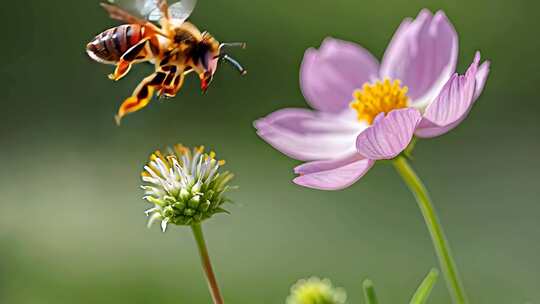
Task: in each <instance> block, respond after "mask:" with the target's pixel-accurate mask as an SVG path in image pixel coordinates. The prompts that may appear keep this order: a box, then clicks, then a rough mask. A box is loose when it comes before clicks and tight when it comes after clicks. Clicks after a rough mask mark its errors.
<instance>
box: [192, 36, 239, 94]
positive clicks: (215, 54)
mask: <svg viewBox="0 0 540 304" xmlns="http://www.w3.org/2000/svg"><path fill="white" fill-rule="evenodd" d="M203 37H204V39H203V42H202V46H201V47H202V49H204V51H203V52H204V55H203V56H202V58H201V59H202V60H201V64H202V68H203V70H204V73H203V76H202V77H201V88H202V90H203V91H206V89H207V88H208V86H209V85H210V83H211V82H212V78H213V76H214V74H215V73H216V70H217V68H218V64H219V61H220V60H224V61H226V62H229V63H231V64H232V65H233V66H234V67H235V68H237V69H238V71H239V72H240V73H241V74H242V75H245V74H246V73H247V71H246V70H244V68H243V67H242V66H241V65H240V63H238V62H237V61H236V60H234V59H233V58H232V57H231V56H230V55H228V54H227V53H226V52H225V51H226V49H227V48H229V47H241V48H245V47H246V44H245V43H222V44H219V43H218V42H217V40H215V39H214V38H213V37H212V36H210V35H209V34H207V33H203Z"/></svg>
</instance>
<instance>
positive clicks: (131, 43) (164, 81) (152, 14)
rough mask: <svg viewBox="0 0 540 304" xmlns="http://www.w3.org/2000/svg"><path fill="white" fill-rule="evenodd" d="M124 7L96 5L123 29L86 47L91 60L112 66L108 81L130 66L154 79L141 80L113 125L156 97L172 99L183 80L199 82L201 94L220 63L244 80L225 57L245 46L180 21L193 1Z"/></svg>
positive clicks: (133, 1) (140, 0) (142, 0)
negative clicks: (147, 67)
mask: <svg viewBox="0 0 540 304" xmlns="http://www.w3.org/2000/svg"><path fill="white" fill-rule="evenodd" d="M126 1H128V0H125V2H126ZM129 1H130V5H131V6H132V7H131V10H129V11H128V9H127V8H124V7H120V6H118V5H116V4H113V3H101V6H102V7H103V8H104V9H105V10H106V11H107V12H108V13H109V15H110V17H111V18H112V19H115V20H119V21H122V22H124V23H125V24H123V25H120V26H117V27H114V28H111V29H108V30H106V31H104V32H102V33H100V34H98V35H97V36H96V37H95V38H94V39H93V40H92V41H91V42H90V43H88V44H87V46H86V52H87V54H88V55H89V57H90V58H92V59H93V60H95V61H97V62H99V63H103V64H111V65H116V68H115V70H114V72H113V73H112V74H110V75H109V78H110V79H111V80H114V81H118V80H120V79H122V78H123V77H124V76H125V75H126V74H127V73H128V72H129V71H130V69H131V67H132V65H134V64H137V63H141V62H149V63H152V64H154V65H155V71H154V73H152V74H151V75H149V76H148V77H146V78H144V79H143V80H142V81H141V82H140V83H139V85H138V86H137V87H136V88H135V90H134V91H133V94H132V95H131V96H130V97H128V98H127V99H125V100H124V102H123V103H122V105H121V106H120V108H119V109H118V113H117V114H116V116H115V119H116V122H117V124H120V120H121V119H122V117H124V116H125V115H127V114H129V113H133V112H136V111H138V110H140V109H142V108H144V107H145V106H146V105H148V103H149V102H150V101H151V100H152V98H153V96H154V94H156V93H157V95H158V96H159V97H174V96H176V94H177V93H178V92H179V91H180V88H181V87H182V84H183V82H184V77H185V76H186V75H188V74H190V73H196V74H197V75H198V76H199V79H200V82H201V90H202V92H203V93H204V92H206V90H207V89H208V86H209V85H210V83H211V81H212V78H213V76H214V73H215V72H216V69H217V67H218V62H219V61H220V60H222V61H225V62H228V63H230V64H232V66H233V67H235V68H236V69H237V70H238V71H239V72H240V74H241V75H245V74H246V70H245V69H244V68H243V67H242V65H240V63H238V61H236V60H235V59H233V58H232V57H231V56H230V55H229V54H227V53H226V52H225V50H226V49H227V48H230V47H240V48H245V47H246V44H245V43H243V42H235V43H220V42H218V41H217V40H216V39H215V38H214V37H213V36H212V35H211V34H209V33H208V32H201V31H200V30H199V29H198V28H197V27H196V26H195V25H193V24H192V23H190V22H188V21H186V20H187V19H188V18H189V16H190V15H191V13H192V12H193V10H194V8H195V5H196V2H197V1H196V0H182V1H181V2H175V3H173V4H172V5H170V6H169V5H168V3H167V1H166V0H129ZM133 6H134V7H133ZM131 11H136V12H137V13H136V14H133V13H131ZM139 15H140V16H139ZM155 22H157V24H156V23H155Z"/></svg>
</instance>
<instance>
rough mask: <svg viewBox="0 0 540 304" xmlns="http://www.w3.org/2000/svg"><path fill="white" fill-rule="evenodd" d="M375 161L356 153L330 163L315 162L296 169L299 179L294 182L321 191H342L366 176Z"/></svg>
mask: <svg viewBox="0 0 540 304" xmlns="http://www.w3.org/2000/svg"><path fill="white" fill-rule="evenodd" d="M374 163H375V161H373V160H370V159H366V158H364V157H362V156H361V155H359V154H357V153H355V154H353V155H350V156H347V157H344V158H341V159H336V160H329V161H314V162H310V163H306V164H303V165H301V166H298V167H296V168H295V172H296V173H297V174H301V175H300V176H299V177H297V178H295V179H294V180H293V182H294V183H296V184H297V185H300V186H304V187H308V188H313V189H320V190H341V189H344V188H347V187H349V186H350V185H352V184H354V183H355V182H356V181H357V180H359V179H360V178H361V177H362V176H364V175H365V174H366V173H367V172H368V171H369V169H370V168H371V167H372V166H373V164H374Z"/></svg>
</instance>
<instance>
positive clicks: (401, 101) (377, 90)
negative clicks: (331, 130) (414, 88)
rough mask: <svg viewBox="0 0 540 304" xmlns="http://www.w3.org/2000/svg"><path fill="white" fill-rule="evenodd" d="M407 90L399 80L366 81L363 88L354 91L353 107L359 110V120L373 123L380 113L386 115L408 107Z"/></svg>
mask: <svg viewBox="0 0 540 304" xmlns="http://www.w3.org/2000/svg"><path fill="white" fill-rule="evenodd" d="M407 91H408V88H407V87H402V86H401V82H400V81H399V80H394V81H393V82H391V81H390V79H385V80H384V81H383V82H381V81H377V82H375V83H365V84H364V86H363V87H362V89H359V90H356V91H354V94H353V96H354V100H353V101H352V102H351V108H353V109H354V110H356V112H358V120H360V121H365V122H367V123H368V124H372V123H373V120H375V117H377V115H379V114H380V113H384V114H385V115H386V114H388V113H389V112H390V111H392V110H395V109H402V108H406V107H407V105H408V104H409V97H408V96H407Z"/></svg>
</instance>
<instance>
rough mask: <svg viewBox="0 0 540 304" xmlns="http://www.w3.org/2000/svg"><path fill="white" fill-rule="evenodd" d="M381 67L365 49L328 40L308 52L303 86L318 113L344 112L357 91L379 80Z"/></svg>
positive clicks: (302, 67) (306, 96)
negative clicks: (369, 82)
mask: <svg viewBox="0 0 540 304" xmlns="http://www.w3.org/2000/svg"><path fill="white" fill-rule="evenodd" d="M378 70H379V64H378V62H377V60H376V59H375V57H373V55H371V54H370V53H369V52H368V51H367V50H365V49H364V48H362V47H361V46H359V45H357V44H354V43H352V42H346V41H342V40H337V39H333V38H326V39H325V40H324V41H323V43H322V45H321V47H320V48H319V49H318V50H316V49H313V48H312V49H308V50H307V51H306V53H305V55H304V59H303V61H302V66H301V67H300V86H301V88H302V93H303V94H304V97H305V98H306V100H307V101H308V102H309V103H310V104H311V106H312V107H313V108H315V109H318V110H320V111H324V112H340V111H343V110H344V109H346V108H347V107H348V106H349V103H350V102H351V100H352V94H353V91H354V90H355V89H358V88H360V87H362V85H363V84H364V83H366V82H368V81H371V80H373V79H375V78H376V77H377V74H378Z"/></svg>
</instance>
